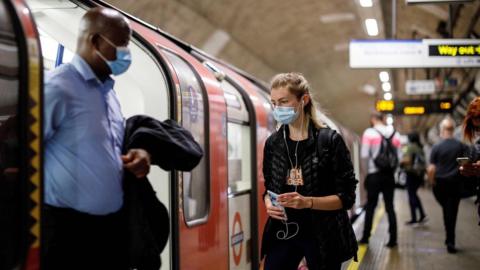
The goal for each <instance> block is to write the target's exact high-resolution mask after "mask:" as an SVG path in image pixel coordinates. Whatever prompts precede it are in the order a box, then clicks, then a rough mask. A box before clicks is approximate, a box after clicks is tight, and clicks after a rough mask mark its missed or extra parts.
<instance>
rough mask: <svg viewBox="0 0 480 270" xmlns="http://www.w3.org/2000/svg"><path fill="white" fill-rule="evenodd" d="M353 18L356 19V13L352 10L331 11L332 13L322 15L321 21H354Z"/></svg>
mask: <svg viewBox="0 0 480 270" xmlns="http://www.w3.org/2000/svg"><path fill="white" fill-rule="evenodd" d="M353 20H355V14H353V13H351V12H345V13H330V14H324V15H320V21H321V22H322V23H336V22H343V21H353Z"/></svg>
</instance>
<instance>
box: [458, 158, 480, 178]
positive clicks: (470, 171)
mask: <svg viewBox="0 0 480 270" xmlns="http://www.w3.org/2000/svg"><path fill="white" fill-rule="evenodd" d="M460 173H461V174H462V175H464V176H480V161H477V162H475V163H467V164H465V165H462V166H460Z"/></svg>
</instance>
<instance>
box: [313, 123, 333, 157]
mask: <svg viewBox="0 0 480 270" xmlns="http://www.w3.org/2000/svg"><path fill="white" fill-rule="evenodd" d="M334 134H335V130H333V129H331V128H329V127H326V128H320V129H318V134H317V149H318V152H319V154H320V153H322V152H323V151H328V150H329V149H330V147H331V146H332V141H333V135H334Z"/></svg>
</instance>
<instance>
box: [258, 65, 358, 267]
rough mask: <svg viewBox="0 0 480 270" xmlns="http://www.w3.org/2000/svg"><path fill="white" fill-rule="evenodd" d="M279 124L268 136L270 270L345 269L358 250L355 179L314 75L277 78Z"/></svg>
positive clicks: (266, 245) (265, 242) (265, 241)
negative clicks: (320, 116)
mask: <svg viewBox="0 0 480 270" xmlns="http://www.w3.org/2000/svg"><path fill="white" fill-rule="evenodd" d="M271 102H272V104H273V107H274V111H273V116H274V117H275V119H276V120H277V122H278V123H279V124H280V127H279V129H278V130H277V131H276V132H274V133H273V134H272V135H271V136H270V137H269V138H268V139H267V141H266V143H265V148H264V156H263V175H264V178H265V189H266V192H265V193H264V201H265V206H266V210H267V214H268V216H269V219H268V220H267V224H266V225H265V230H264V232H263V238H262V258H265V261H264V269H265V270H272V269H286V270H289V269H292V270H293V269H295V270H296V269H297V268H298V265H299V263H300V261H301V260H302V258H303V257H305V259H306V262H307V265H308V269H310V270H317V269H340V267H341V263H342V262H343V261H346V260H348V259H350V258H352V257H355V256H356V251H357V249H358V246H357V241H356V239H355V234H354V232H353V229H352V225H351V223H350V220H349V217H348V215H347V211H346V210H347V209H349V208H351V207H352V205H353V203H354V201H355V187H356V183H357V180H356V179H355V175H354V171H353V166H352V162H351V160H350V154H349V151H348V149H347V147H346V145H345V142H344V141H343V139H342V137H341V136H340V135H339V134H338V133H336V132H335V131H333V130H331V129H329V128H327V127H326V126H325V125H324V124H322V123H320V122H319V121H318V120H317V118H316V109H315V106H314V104H313V102H312V99H311V89H310V86H309V84H308V82H307V80H306V79H305V78H304V77H303V76H302V75H301V74H298V73H283V74H278V75H276V76H275V77H274V78H273V79H272V82H271Z"/></svg>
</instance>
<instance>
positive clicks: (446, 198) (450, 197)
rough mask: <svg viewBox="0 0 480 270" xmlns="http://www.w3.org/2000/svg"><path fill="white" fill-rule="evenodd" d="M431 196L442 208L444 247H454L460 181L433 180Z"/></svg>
mask: <svg viewBox="0 0 480 270" xmlns="http://www.w3.org/2000/svg"><path fill="white" fill-rule="evenodd" d="M435 182H436V184H435V186H434V187H433V195H434V196H435V199H436V200H437V202H438V203H439V204H440V206H442V211H443V224H444V226H445V232H446V234H447V235H446V239H445V244H446V245H453V246H455V226H456V224H457V214H458V206H459V205H460V179H435Z"/></svg>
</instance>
